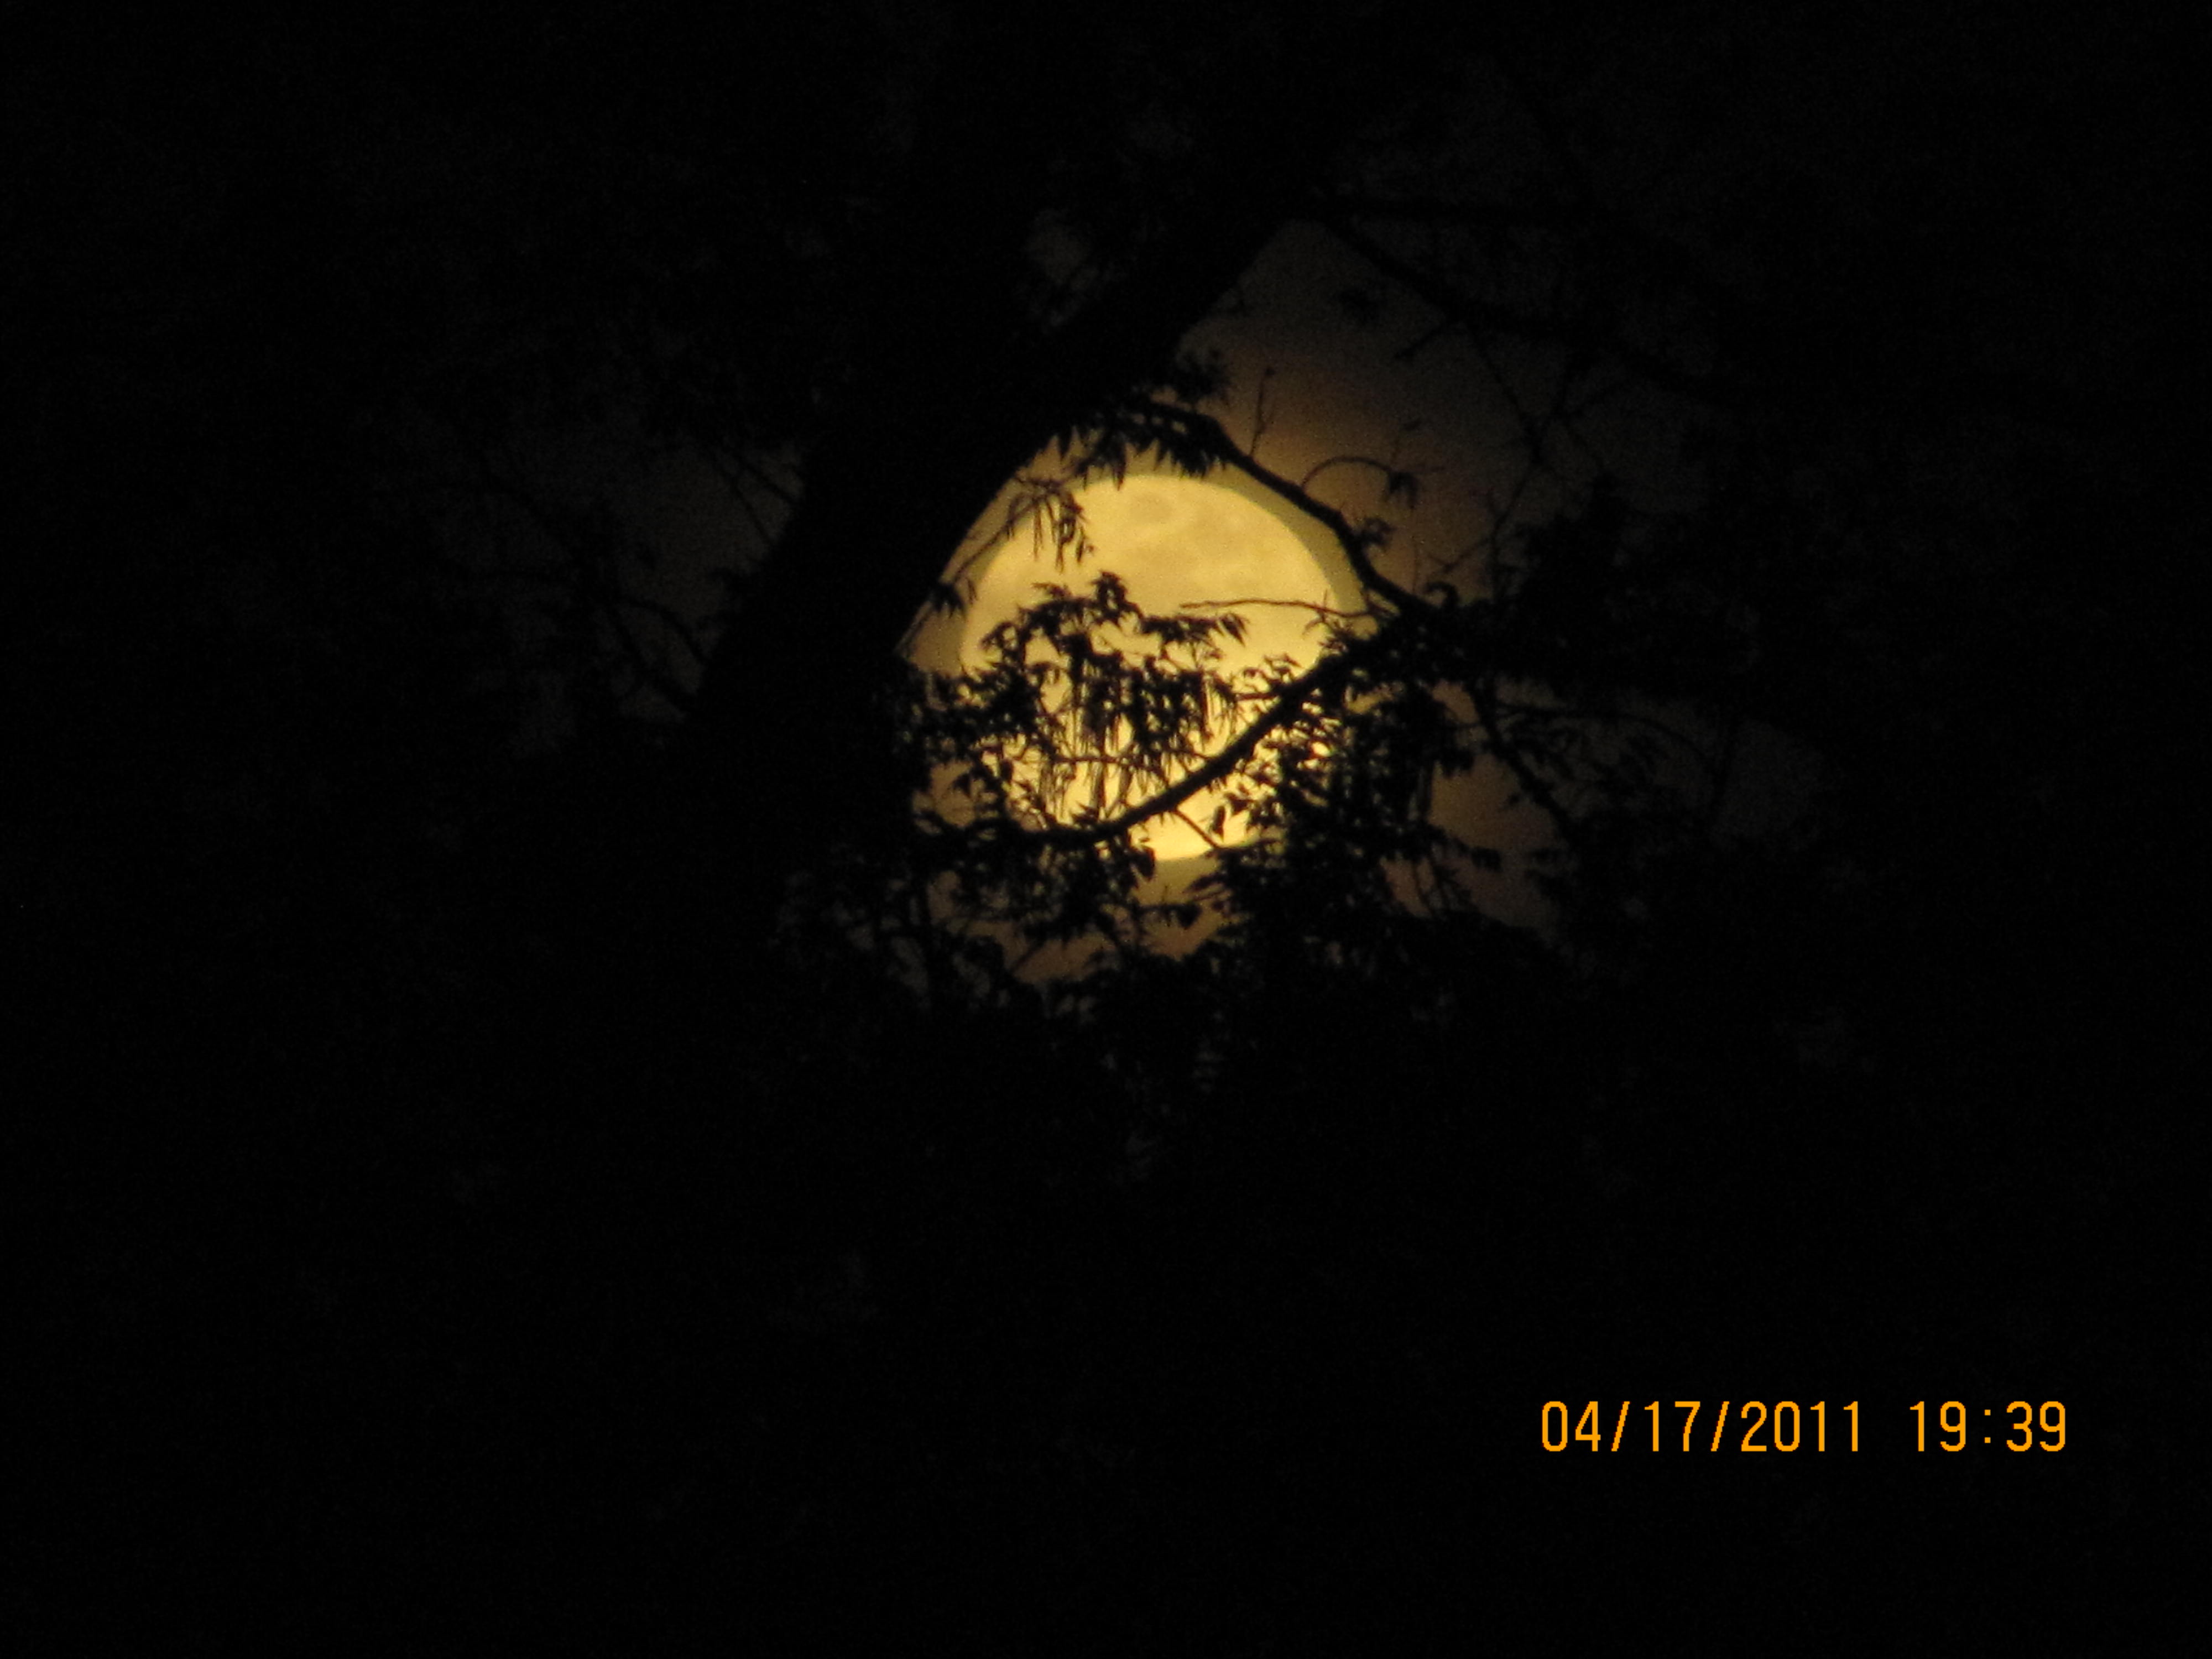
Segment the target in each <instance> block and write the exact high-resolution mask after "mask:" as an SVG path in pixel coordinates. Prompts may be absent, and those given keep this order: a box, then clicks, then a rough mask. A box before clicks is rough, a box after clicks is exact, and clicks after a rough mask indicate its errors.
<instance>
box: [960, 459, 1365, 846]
mask: <svg viewBox="0 0 2212 1659" xmlns="http://www.w3.org/2000/svg"><path fill="white" fill-rule="evenodd" d="M1075 501H1076V504H1077V505H1078V506H1079V507H1080V508H1081V510H1082V514H1083V524H1084V529H1085V534H1086V536H1087V538H1088V539H1089V541H1090V544H1091V550H1092V551H1091V556H1090V557H1088V558H1086V559H1085V560H1084V561H1083V562H1082V563H1081V564H1080V565H1077V564H1076V563H1075V562H1073V560H1070V561H1069V562H1067V563H1066V565H1065V567H1064V568H1056V567H1055V565H1054V562H1053V560H1052V559H1051V558H1050V557H1049V556H1047V555H1045V554H1042V553H1041V552H1039V551H1038V550H1037V548H1036V540H1037V538H1036V537H1035V536H1033V535H1032V534H1031V533H1030V532H1031V531H1032V529H1033V528H1034V519H1032V520H1029V521H1025V522H1024V523H1023V524H1020V525H1018V526H1014V527H1013V528H1012V529H1011V530H1009V531H1007V532H1006V533H1004V534H1003V535H1001V536H1000V538H998V540H997V542H996V544H994V545H991V546H987V547H986V548H985V550H984V552H983V556H982V557H981V559H979V560H978V561H977V562H975V564H973V565H971V566H969V574H970V575H971V576H972V578H973V580H974V590H973V598H972V599H971V600H970V601H969V605H968V606H967V609H966V611H965V613H964V615H963V616H962V617H960V619H959V621H958V624H957V625H958V627H959V630H960V631H959V635H958V641H957V659H958V663H959V666H960V667H961V668H962V669H963V671H974V670H976V669H979V668H981V667H982V666H984V665H985V664H986V661H987V651H986V647H985V644H984V641H985V640H986V638H987V635H989V634H990V633H991V631H992V630H993V629H995V628H997V627H998V626H999V625H1000V623H1004V622H1006V621H1009V620H1011V619H1012V617H1014V616H1015V615H1016V614H1017V613H1018V611H1020V609H1021V608H1022V607H1023V606H1024V605H1033V604H1035V603H1036V601H1037V600H1038V599H1040V598H1041V597H1042V595H1041V593H1040V592H1039V589H1040V588H1041V587H1042V586H1044V585H1046V584H1057V585H1059V586H1063V587H1066V588H1070V589H1073V590H1075V591H1077V592H1082V591H1085V590H1087V589H1088V588H1089V586H1090V585H1091V583H1092V582H1094V581H1096V580H1097V578H1098V577H1099V576H1100V575H1101V574H1104V573H1107V572H1109V571H1110V572H1111V573H1113V574H1115V576H1118V577H1119V578H1121V581H1122V583H1123V584H1124V586H1126V587H1127V592H1128V595H1129V598H1130V599H1131V600H1132V601H1133V603H1134V604H1136V605H1138V606H1139V608H1140V609H1142V610H1144V611H1148V612H1151V613H1153V614H1156V615H1157V614H1170V615H1171V614H1176V613H1178V612H1183V613H1186V614H1188V612H1189V611H1191V610H1193V609H1196V610H1199V611H1201V612H1202V611H1212V610H1231V609H1233V610H1235V611H1237V614H1238V615H1239V616H1240V617H1242V618H1243V622H1244V626H1245V635H1244V638H1243V641H1235V640H1231V639H1227V638H1223V639H1221V640H1220V641H1219V644H1220V646H1221V648H1222V656H1221V659H1220V661H1219V662H1218V665H1216V668H1217V671H1218V672H1219V673H1221V674H1223V675H1225V676H1227V677H1231V678H1234V677H1236V676H1237V675H1238V674H1239V673H1240V671H1243V670H1245V669H1256V668H1259V667H1260V666H1261V665H1263V664H1265V663H1266V662H1267V661H1268V660H1269V659H1279V658H1283V659H1289V660H1290V661H1291V663H1293V664H1294V665H1297V667H1299V668H1303V667H1305V666H1307V665H1310V664H1311V663H1312V662H1313V661H1314V660H1315V659H1316V657H1317V656H1318V655H1319V653H1320V651H1321V648H1322V631H1321V629H1319V628H1318V627H1317V626H1316V611H1315V610H1314V609H1312V608H1311V607H1315V606H1327V607H1328V608H1330V609H1332V610H1335V611H1348V610H1351V609H1352V608H1354V607H1355V606H1356V605H1357V603H1358V590H1357V587H1356V586H1355V585H1354V584H1353V582H1352V576H1351V573H1350V571H1349V570H1348V569H1345V568H1341V565H1342V560H1341V556H1340V555H1338V554H1336V552H1335V550H1334V544H1333V543H1330V542H1329V541H1328V538H1326V536H1325V535H1324V534H1323V533H1322V532H1320V531H1319V530H1318V528H1317V527H1307V526H1304V525H1303V524H1301V523H1300V522H1298V521H1297V519H1296V518H1295V515H1288V514H1286V513H1279V512H1277V511H1276V510H1274V508H1273V507H1271V506H1269V505H1267V504H1265V502H1264V498H1261V497H1260V496H1259V495H1258V494H1257V492H1256V491H1255V492H1254V493H1252V494H1248V493H1246V491H1245V490H1244V489H1240V488H1237V487H1235V486H1234V485H1232V484H1227V483H1214V482H1212V481H1209V480H1205V479H1197V478H1187V477H1181V476H1179V475H1177V474H1173V473H1165V472H1156V473H1147V474H1136V473H1133V474H1132V475H1131V476H1130V477H1128V478H1127V480H1126V481H1124V482H1123V483H1119V484H1116V483H1113V482H1112V481H1111V480H1101V481H1099V482H1097V483H1092V484H1090V485H1087V486H1085V487H1084V488H1083V489H1079V490H1078V491H1077V492H1076V494H1075ZM1044 539H1045V541H1046V543H1047V544H1048V543H1049V540H1050V538H1049V537H1047V538H1044ZM1333 566H1334V567H1337V568H1332V567H1333ZM1240 601H1243V602H1247V603H1239V602H1240ZM1255 601H1256V602H1257V603H1251V602H1255ZM1132 643H1133V642H1132V641H1115V644H1116V645H1117V646H1119V647H1121V648H1125V649H1127V648H1129V647H1130V646H1131V645H1132ZM939 654H940V655H951V654H953V653H951V652H945V650H944V649H943V647H941V646H940V647H939ZM1231 735H1232V734H1231V732H1219V733H1218V734H1217V737H1216V739H1215V744H1216V747H1217V748H1218V744H1220V743H1222V742H1225V741H1227V740H1228V738H1229V737H1230V736H1231ZM1085 793H1089V792H1088V791H1087V790H1086V788H1085V786H1084V785H1083V784H1081V783H1080V782H1079V783H1078V784H1077V785H1076V786H1075V787H1073V788H1071V789H1070V790H1069V791H1068V792H1067V795H1068V796H1069V797H1071V798H1079V797H1081V796H1083V795H1084V794H1085ZM1142 793H1145V792H1144V791H1143V790H1141V789H1140V790H1139V796H1141V794H1142ZM1223 804H1224V798H1223V796H1222V794H1221V792H1220V791H1219V790H1218V789H1216V790H1209V791H1206V792H1205V793H1201V794H1200V795H1198V796H1196V797H1194V799H1191V800H1190V801H1189V802H1188V803H1186V805H1185V806H1184V809H1183V811H1184V813H1185V814H1186V815H1187V817H1188V818H1189V819H1194V820H1196V821H1197V822H1198V823H1210V822H1211V820H1212V814H1213V812H1214V810H1215V809H1216V807H1218V806H1219V805H1223ZM1137 833H1138V836H1139V839H1140V840H1141V841H1143V842H1145V844H1146V845H1147V846H1149V847H1150V848H1152V853H1153V855H1154V856H1155V857H1156V858H1157V859H1158V860H1160V862H1161V863H1162V864H1163V865H1165V864H1168V863H1170V862H1173V861H1176V860H1186V859H1195V858H1198V857H1200V856H1201V855H1203V854H1205V853H1206V851H1207V850H1208V843H1207V841H1206V837H1205V836H1204V835H1202V834H1201V833H1200V831H1199V829H1196V828H1195V827H1194V824H1193V823H1188V822H1186V821H1185V819H1184V818H1183V817H1173V816H1167V817H1159V818H1155V819H1153V820H1152V822H1150V823H1147V824H1146V826H1145V827H1144V828H1143V829H1140V830H1139V831H1138V832H1137ZM1247 836H1249V830H1244V829H1240V828H1239V827H1238V824H1237V820H1236V819H1235V818H1234V817H1231V819H1230V820H1229V822H1228V823H1227V824H1226V825H1225V831H1224V834H1223V836H1222V840H1223V842H1225V843H1227V842H1236V841H1239V840H1243V839H1245V838H1247Z"/></svg>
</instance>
